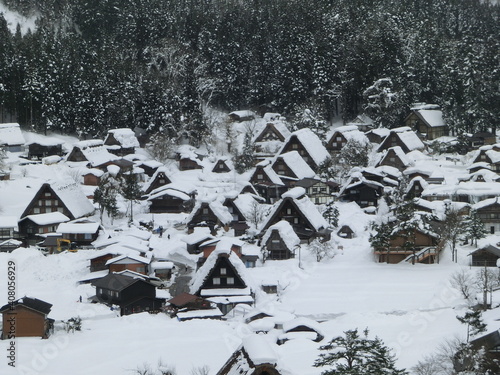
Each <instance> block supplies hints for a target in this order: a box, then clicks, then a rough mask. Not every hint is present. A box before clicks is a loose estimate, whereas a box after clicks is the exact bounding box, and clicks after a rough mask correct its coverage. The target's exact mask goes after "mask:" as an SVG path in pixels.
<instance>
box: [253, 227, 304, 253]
mask: <svg viewBox="0 0 500 375" xmlns="http://www.w3.org/2000/svg"><path fill="white" fill-rule="evenodd" d="M261 246H262V251H263V253H264V254H265V257H266V259H273V260H281V259H290V258H294V257H295V255H296V252H297V251H298V249H299V247H300V238H299V237H298V236H297V234H295V232H294V230H293V227H292V225H291V224H290V223H289V222H288V221H286V220H281V221H278V222H277V223H276V224H273V225H271V226H270V227H269V228H268V229H267V230H266V231H265V232H264V235H263V236H262V240H261Z"/></svg>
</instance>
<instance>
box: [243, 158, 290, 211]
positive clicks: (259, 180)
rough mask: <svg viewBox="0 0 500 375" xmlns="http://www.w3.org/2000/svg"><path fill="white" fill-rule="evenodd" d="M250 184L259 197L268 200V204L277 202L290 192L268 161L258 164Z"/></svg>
mask: <svg viewBox="0 0 500 375" xmlns="http://www.w3.org/2000/svg"><path fill="white" fill-rule="evenodd" d="M250 183H251V184H252V185H253V186H254V187H255V190H257V192H258V193H259V195H260V196H261V197H262V198H264V199H265V200H266V203H274V202H276V201H277V200H279V199H280V198H281V195H282V194H283V193H284V192H286V191H287V190H288V187H287V186H286V185H285V183H284V182H283V181H282V180H281V178H280V177H279V176H278V174H277V173H276V172H275V171H274V169H273V168H272V167H271V165H269V163H268V162H267V161H263V162H261V163H259V164H257V166H256V167H255V171H254V172H253V174H252V176H251V177H250Z"/></svg>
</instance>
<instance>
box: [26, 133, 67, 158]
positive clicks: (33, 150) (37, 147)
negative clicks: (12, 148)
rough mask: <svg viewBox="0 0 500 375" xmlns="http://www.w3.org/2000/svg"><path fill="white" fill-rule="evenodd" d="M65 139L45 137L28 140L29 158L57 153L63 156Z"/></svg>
mask: <svg viewBox="0 0 500 375" xmlns="http://www.w3.org/2000/svg"><path fill="white" fill-rule="evenodd" d="M63 143H64V142H63V141H62V140H60V139H58V138H44V139H43V140H38V141H32V142H28V143H27V144H26V145H27V146H28V158H29V159H42V158H44V157H47V156H51V155H57V156H62V155H63V154H64V152H63V148H62V145H63Z"/></svg>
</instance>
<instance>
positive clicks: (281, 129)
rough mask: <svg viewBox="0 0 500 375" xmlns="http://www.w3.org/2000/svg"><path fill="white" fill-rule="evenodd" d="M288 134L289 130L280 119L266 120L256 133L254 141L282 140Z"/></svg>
mask: <svg viewBox="0 0 500 375" xmlns="http://www.w3.org/2000/svg"><path fill="white" fill-rule="evenodd" d="M289 136H290V131H289V130H288V128H287V127H286V125H285V124H284V123H283V122H281V121H276V122H268V123H266V125H265V126H264V127H263V128H262V130H261V131H260V132H259V133H258V134H257V136H256V137H255V139H254V143H264V142H275V141H278V142H284V141H285V139H286V138H288V137H289Z"/></svg>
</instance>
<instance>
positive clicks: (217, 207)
mask: <svg viewBox="0 0 500 375" xmlns="http://www.w3.org/2000/svg"><path fill="white" fill-rule="evenodd" d="M232 220H233V216H232V215H231V214H230V213H229V211H228V210H227V208H226V207H224V206H223V205H222V204H221V203H220V202H218V201H211V202H203V201H198V202H197V203H196V205H195V206H194V208H193V210H192V211H191V213H190V214H189V216H188V217H187V218H186V225H187V227H188V233H192V232H193V229H194V228H195V227H208V228H210V232H211V233H212V234H213V235H215V234H216V233H217V228H223V229H224V230H225V231H226V232H227V231H228V230H229V224H230V223H231V221H232Z"/></svg>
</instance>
